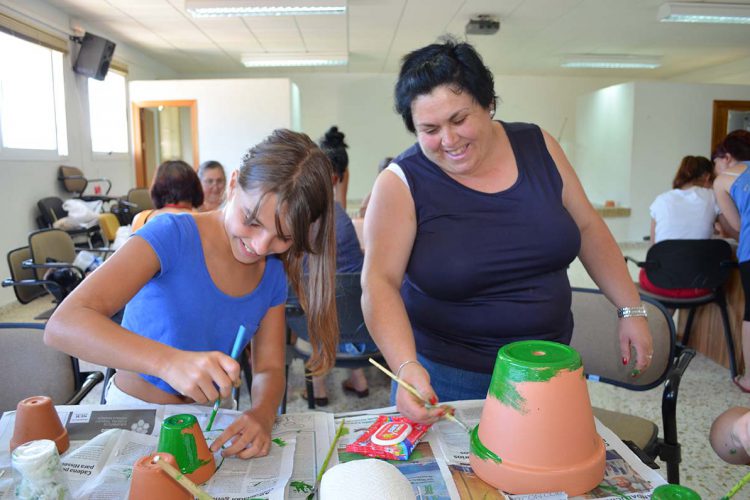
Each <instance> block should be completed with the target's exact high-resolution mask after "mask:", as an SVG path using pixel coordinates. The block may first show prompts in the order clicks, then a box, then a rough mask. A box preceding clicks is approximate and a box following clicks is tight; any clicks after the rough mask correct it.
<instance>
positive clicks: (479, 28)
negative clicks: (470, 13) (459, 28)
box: [466, 15, 500, 35]
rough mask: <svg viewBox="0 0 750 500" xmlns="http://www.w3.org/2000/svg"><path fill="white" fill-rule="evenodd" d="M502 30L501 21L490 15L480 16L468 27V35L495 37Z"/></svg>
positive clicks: (471, 21) (470, 22) (472, 20)
mask: <svg viewBox="0 0 750 500" xmlns="http://www.w3.org/2000/svg"><path fill="white" fill-rule="evenodd" d="M499 29H500V21H498V20H497V18H495V17H493V16H490V15H479V16H477V17H475V18H473V19H471V20H470V21H469V23H468V24H467V25H466V34H467V35H494V34H495V33H497V32H498V30H499Z"/></svg>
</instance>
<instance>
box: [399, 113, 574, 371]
mask: <svg viewBox="0 0 750 500" xmlns="http://www.w3.org/2000/svg"><path fill="white" fill-rule="evenodd" d="M502 125H503V127H504V128H505V131H506V133H507V135H508V138H509V140H510V145H511V146H512V148H513V153H514V155H515V158H516V164H517V166H518V179H517V180H516V182H515V183H514V184H513V185H512V186H511V187H509V188H508V189H505V190H504V191H501V192H498V193H483V192H480V191H475V190H473V189H471V188H468V187H466V186H464V185H463V184H460V183H458V182H456V181H455V180H454V179H453V178H451V177H450V176H448V175H447V174H446V173H445V172H444V171H443V170H442V169H440V167H438V166H437V165H435V164H434V163H433V162H432V161H430V160H429V159H428V158H427V157H426V156H425V155H424V153H422V150H421V149H420V148H419V145H418V144H415V145H414V146H412V147H411V148H409V149H408V150H406V151H405V152H404V153H402V154H401V156H399V157H398V158H396V159H395V160H394V162H393V163H396V164H397V165H398V166H399V167H401V169H402V170H403V172H404V175H405V177H406V180H407V181H408V184H409V189H410V190H411V195H412V198H413V200H414V207H415V210H416V217H417V221H416V222H417V232H416V235H415V239H414V245H413V247H412V253H411V256H410V258H409V262H408V264H407V268H406V274H405V277H404V281H403V284H402V287H401V295H402V297H403V299H404V304H405V306H406V310H407V313H408V315H409V320H410V322H411V326H412V329H413V331H414V339H415V342H416V345H417V352H418V353H419V354H421V355H422V356H424V357H426V358H428V359H430V360H432V361H435V362H438V363H442V364H445V365H449V366H454V367H456V368H460V369H463V370H471V371H475V372H484V373H492V370H493V367H494V362H495V357H496V354H497V351H498V349H499V348H500V347H501V346H503V345H504V344H507V343H509V342H514V341H517V340H529V339H543V340H551V341H556V342H562V343H569V342H570V337H571V335H572V331H573V316H572V313H571V310H570V305H571V291H570V283H569V282H568V276H567V267H568V265H569V264H570V263H571V262H572V261H573V259H575V258H576V256H577V255H578V251H579V249H580V245H581V235H580V232H579V230H578V227H577V226H576V223H575V221H574V220H573V218H572V217H571V215H570V214H569V213H568V211H567V210H566V209H565V207H564V206H563V203H562V188H563V183H562V178H561V177H560V173H559V172H558V170H557V167H556V165H555V162H554V160H552V157H551V156H550V154H549V152H548V151H547V146H546V144H545V142H544V137H543V135H542V133H541V131H540V130H539V127H537V126H536V125H531V124H526V123H503V124H502Z"/></svg>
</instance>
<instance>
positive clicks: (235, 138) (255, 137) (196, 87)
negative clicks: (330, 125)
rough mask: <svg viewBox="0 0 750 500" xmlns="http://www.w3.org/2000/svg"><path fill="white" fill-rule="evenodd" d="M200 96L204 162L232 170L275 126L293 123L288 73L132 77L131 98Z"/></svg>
mask: <svg viewBox="0 0 750 500" xmlns="http://www.w3.org/2000/svg"><path fill="white" fill-rule="evenodd" d="M186 99H189V100H193V99H194V100H196V101H197V106H198V146H199V151H198V154H199V157H200V161H201V162H204V161H206V160H216V161H218V162H220V163H221V164H222V165H224V167H225V168H226V170H227V174H229V173H230V172H231V171H232V170H234V169H236V168H238V167H239V164H240V159H241V158H242V155H243V154H244V153H245V152H246V151H247V150H248V148H250V147H251V146H253V145H254V144H256V143H258V142H260V141H261V140H262V139H263V138H264V137H266V136H267V135H268V134H270V133H271V132H272V131H273V130H274V129H276V128H282V127H283V128H290V127H291V126H292V87H291V82H290V81H289V80H287V79H285V78H276V79H271V78H267V79H244V80H241V79H226V80H159V81H131V82H130V100H131V101H132V102H138V101H160V100H186Z"/></svg>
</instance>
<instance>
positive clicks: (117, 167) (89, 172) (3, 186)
mask: <svg viewBox="0 0 750 500" xmlns="http://www.w3.org/2000/svg"><path fill="white" fill-rule="evenodd" d="M0 11H2V12H3V13H5V14H8V15H10V16H13V17H15V18H17V19H20V20H23V21H25V22H27V23H29V24H32V25H35V26H38V27H39V28H40V29H44V30H45V31H47V32H50V33H52V34H56V35H58V36H60V37H61V38H67V36H68V34H70V33H71V31H70V18H69V16H68V15H67V14H65V13H63V12H62V11H60V10H57V9H56V8H54V7H51V6H49V5H47V4H46V3H44V2H41V1H38V0H22V1H21V0H3V3H2V4H0ZM84 28H85V26H84ZM97 34H98V35H101V36H104V37H106V38H109V36H108V34H107V33H101V32H97ZM114 41H115V42H117V40H114ZM72 48H73V47H71V53H69V54H68V55H67V56H66V57H65V59H64V78H65V101H66V106H65V107H66V117H67V127H68V149H69V155H68V156H67V157H66V158H59V159H55V160H49V161H39V160H30V159H28V157H26V158H24V157H23V155H22V156H18V155H15V156H13V157H7V156H6V157H3V158H0V227H1V228H2V231H0V252H1V254H2V255H3V256H4V255H5V254H6V253H7V252H8V251H9V250H11V249H13V248H17V247H20V246H25V245H26V244H27V243H26V241H27V236H28V233H29V232H30V231H32V230H34V229H36V223H35V220H34V218H35V216H36V211H37V209H36V202H37V201H38V200H39V199H41V198H44V197H46V196H60V197H62V198H67V197H69V195H68V194H67V193H63V192H62V191H61V190H60V188H59V186H58V182H57V169H58V167H59V166H60V165H61V164H62V165H74V166H77V167H79V168H81V169H82V170H83V172H84V175H86V176H88V177H107V178H109V179H110V180H112V183H113V187H112V194H124V193H125V192H127V190H128V189H129V188H130V187H132V185H133V182H134V181H133V180H134V174H133V167H132V160H131V159H130V158H131V157H130V155H122V156H121V157H120V158H117V159H107V158H95V157H94V156H93V155H92V153H91V139H90V136H89V118H88V98H87V79H86V78H84V77H81V76H80V75H76V74H74V73H73V70H72V58H71V55H72V54H74V52H73V51H72ZM115 58H116V59H118V60H120V61H122V62H124V63H125V64H127V65H128V69H129V73H130V75H131V76H137V77H139V78H159V77H165V76H172V75H173V74H174V73H172V72H171V71H169V70H166V69H164V68H163V66H162V65H159V64H157V63H156V62H154V61H153V60H151V59H149V58H147V57H144V56H142V55H140V54H139V53H138V52H137V51H133V50H132V49H130V48H129V47H127V46H125V45H123V44H121V43H119V42H118V43H117V47H116V49H115ZM3 261H4V258H3ZM6 276H10V272H9V270H8V269H7V266H6V265H0V277H6ZM14 300H15V297H14V295H13V291H12V289H10V288H2V289H0V304H4V303H8V302H12V301H14Z"/></svg>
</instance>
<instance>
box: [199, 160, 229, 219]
mask: <svg viewBox="0 0 750 500" xmlns="http://www.w3.org/2000/svg"><path fill="white" fill-rule="evenodd" d="M198 178H199V179H200V182H201V185H202V186H203V194H204V195H205V203H203V204H201V205H199V208H198V211H199V212H208V211H209V210H216V209H218V208H219V207H221V204H222V203H224V196H225V195H226V187H227V176H226V174H225V173H224V167H223V166H222V164H221V163H219V162H218V161H215V160H208V161H204V162H203V163H201V166H200V167H199V168H198Z"/></svg>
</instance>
